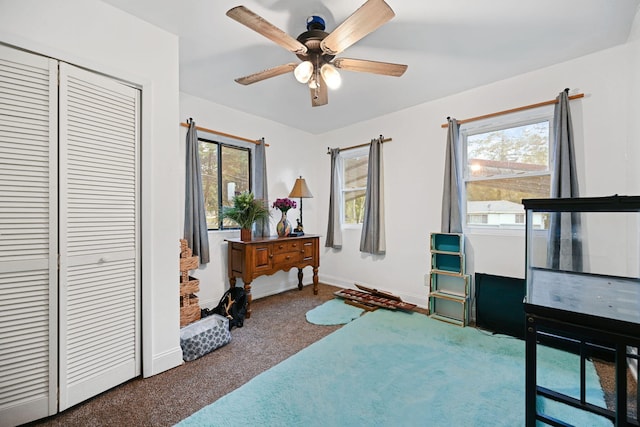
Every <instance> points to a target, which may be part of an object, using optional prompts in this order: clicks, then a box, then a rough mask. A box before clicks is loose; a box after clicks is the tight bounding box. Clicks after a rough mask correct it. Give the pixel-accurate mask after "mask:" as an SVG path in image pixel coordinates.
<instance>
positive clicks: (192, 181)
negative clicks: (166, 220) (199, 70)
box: [184, 119, 209, 264]
mask: <svg viewBox="0 0 640 427" xmlns="http://www.w3.org/2000/svg"><path fill="white" fill-rule="evenodd" d="M200 171H201V169H200V155H199V153H198V135H197V131H196V123H195V122H194V121H193V120H191V119H189V130H187V153H186V179H185V197H184V199H185V200H184V238H185V239H186V240H187V242H188V243H189V247H190V248H191V249H192V250H193V254H194V255H197V256H199V257H200V264H207V263H208V262H209V235H208V233H207V216H206V212H205V209H204V194H203V192H202V176H201V175H200Z"/></svg>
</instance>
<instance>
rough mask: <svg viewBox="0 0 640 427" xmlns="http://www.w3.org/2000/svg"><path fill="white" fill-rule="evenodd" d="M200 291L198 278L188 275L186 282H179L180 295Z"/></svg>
mask: <svg viewBox="0 0 640 427" xmlns="http://www.w3.org/2000/svg"><path fill="white" fill-rule="evenodd" d="M199 291H200V280H198V279H196V278H193V277H189V280H187V281H186V282H182V283H180V295H189V294H195V293H196V292H199Z"/></svg>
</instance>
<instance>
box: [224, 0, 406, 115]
mask: <svg viewBox="0 0 640 427" xmlns="http://www.w3.org/2000/svg"><path fill="white" fill-rule="evenodd" d="M227 16H229V17H230V18H232V19H235V20H236V21H238V22H239V23H241V24H243V25H245V26H247V27H249V28H251V29H252V30H254V31H256V32H257V33H259V34H262V35H263V36H264V37H266V38H268V39H269V40H271V41H273V42H275V43H276V44H278V45H280V46H282V47H283V48H285V49H287V50H289V51H291V52H293V53H294V54H295V55H296V56H297V57H298V58H299V59H300V60H301V61H302V62H301V63H299V64H296V63H293V62H291V63H288V64H283V65H279V66H277V67H273V68H269V69H266V70H263V71H260V72H258V73H254V74H250V75H248V76H244V77H239V78H237V79H235V81H236V82H238V83H240V84H243V85H249V84H252V83H256V82H259V81H262V80H266V79H269V78H271V77H275V76H279V75H281V74H285V73H288V72H291V71H293V73H294V76H295V78H296V79H297V80H298V81H299V82H300V83H304V84H307V85H308V86H309V89H310V91H311V105H312V106H313V107H318V106H320V105H325V104H327V103H328V94H327V87H329V88H331V89H335V88H337V87H339V86H340V81H341V80H340V74H339V73H338V71H337V70H336V68H339V69H343V70H347V71H357V72H363V73H374V74H382V75H385V76H395V77H400V76H401V75H402V74H404V72H405V71H406V69H407V66H406V65H403V64H393V63H390V62H378V61H368V60H364V59H351V58H336V55H338V54H339V53H341V52H342V51H344V50H345V49H346V48H348V47H349V46H351V45H352V44H354V43H356V42H357V41H358V40H360V39H362V38H363V37H364V36H366V35H367V34H369V33H371V32H373V31H375V30H376V29H378V28H379V27H381V26H382V25H383V24H385V23H386V22H388V21H389V20H391V18H393V17H394V16H395V13H394V12H393V10H391V7H389V5H388V4H387V3H385V2H384V0H367V1H366V2H365V3H364V4H363V5H362V6H360V8H359V9H358V10H356V11H355V12H354V13H353V14H352V15H351V16H349V17H348V18H347V19H346V20H345V21H344V22H343V23H342V24H340V25H339V26H338V27H337V28H336V29H335V30H333V32H331V33H326V32H325V31H324V29H325V23H324V20H323V19H322V18H321V17H320V16H311V17H309V18H308V19H307V31H305V32H304V33H302V34H300V35H299V36H298V37H297V38H296V39H294V38H293V37H291V36H290V35H288V34H287V33H285V32H284V31H282V30H281V29H279V28H278V27H276V26H274V25H273V24H271V23H269V22H267V21H266V20H265V19H264V18H262V17H261V16H259V15H257V14H255V13H254V12H252V11H250V10H249V9H247V8H246V7H244V6H236V7H234V8H232V9H229V10H228V11H227Z"/></svg>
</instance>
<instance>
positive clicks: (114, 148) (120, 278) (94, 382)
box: [59, 63, 140, 410]
mask: <svg viewBox="0 0 640 427" xmlns="http://www.w3.org/2000/svg"><path fill="white" fill-rule="evenodd" d="M138 121H139V91H138V90H136V89H134V88H131V87H129V86H126V85H124V84H120V83H119V82H116V81H114V80H111V79H108V78H105V77H103V76H100V75H97V74H93V73H90V72H87V71H84V70H81V69H78V68H75V67H72V66H70V65H67V64H64V63H61V64H60V256H61V258H60V402H59V406H60V410H63V409H66V408H68V407H69V406H72V405H75V404H76V403H78V402H81V401H83V400H85V399H87V398H89V397H91V396H94V395H96V394H98V393H100V392H102V391H104V390H107V389H109V388H111V387H114V386H115V385H118V384H121V383H122V382H124V381H126V380H128V379H131V378H133V377H135V376H137V375H139V373H140V357H139V356H140V350H139V349H140V345H139V342H140V337H139V331H140V327H139V326H140V321H139V319H140V314H139V311H140V309H139V302H140V280H139V279H140V277H139V271H140V268H139V243H138V229H139V218H138V211H139V209H138V197H137V195H138V164H139V161H138V145H139V144H138V140H139V126H138Z"/></svg>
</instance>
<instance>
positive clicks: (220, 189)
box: [198, 138, 251, 230]
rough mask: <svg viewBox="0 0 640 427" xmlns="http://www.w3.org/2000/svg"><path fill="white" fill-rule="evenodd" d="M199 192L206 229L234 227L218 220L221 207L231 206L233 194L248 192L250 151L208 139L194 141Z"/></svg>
mask: <svg viewBox="0 0 640 427" xmlns="http://www.w3.org/2000/svg"><path fill="white" fill-rule="evenodd" d="M198 150H199V152H200V168H201V170H202V190H203V193H204V206H205V211H206V215H207V228H208V229H209V230H225V229H234V228H238V226H237V224H236V223H235V222H233V221H231V220H228V219H225V220H222V219H221V217H222V215H221V212H222V207H223V206H231V200H232V199H233V196H235V195H236V194H240V193H242V192H244V191H251V150H250V149H249V148H246V147H239V146H235V145H230V144H225V143H221V142H217V141H211V140H208V139H203V138H199V139H198Z"/></svg>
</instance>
